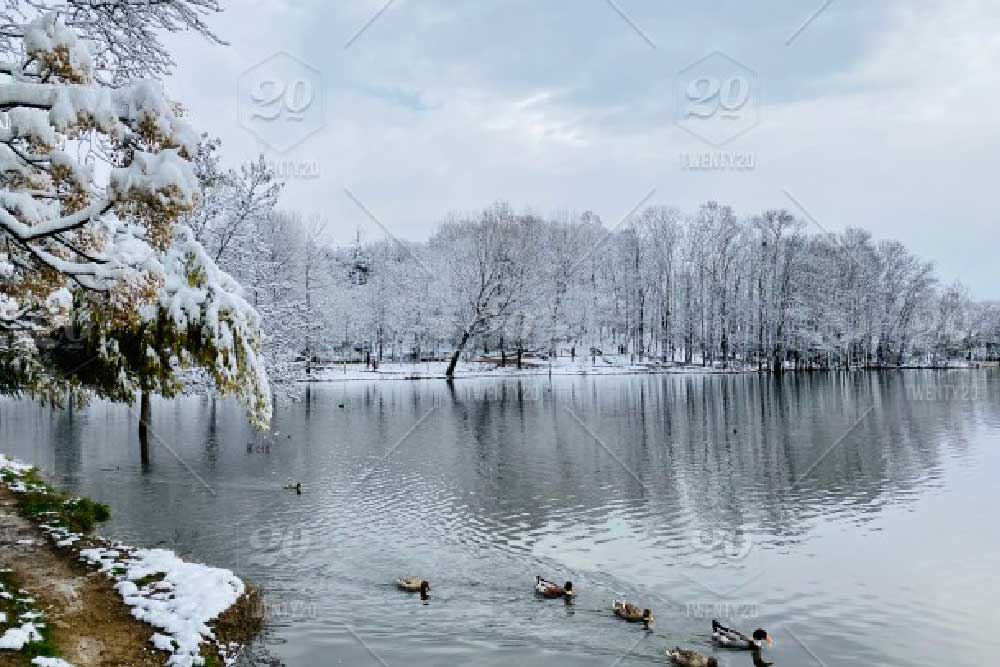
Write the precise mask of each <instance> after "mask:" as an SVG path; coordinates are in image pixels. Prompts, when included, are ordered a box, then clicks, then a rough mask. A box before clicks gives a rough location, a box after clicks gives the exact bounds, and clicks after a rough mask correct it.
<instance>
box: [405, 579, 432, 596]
mask: <svg viewBox="0 0 1000 667" xmlns="http://www.w3.org/2000/svg"><path fill="white" fill-rule="evenodd" d="M396 585H397V586H398V587H399V588H401V589H403V590H404V591H406V592H407V593H420V597H422V598H426V597H427V591H429V590H430V589H431V582H429V581H427V580H426V579H421V578H420V577H400V578H399V579H397V580H396Z"/></svg>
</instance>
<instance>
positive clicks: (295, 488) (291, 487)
mask: <svg viewBox="0 0 1000 667" xmlns="http://www.w3.org/2000/svg"><path fill="white" fill-rule="evenodd" d="M285 490H286V491H294V492H295V493H297V494H299V495H300V496H301V495H302V482H295V484H286V485H285Z"/></svg>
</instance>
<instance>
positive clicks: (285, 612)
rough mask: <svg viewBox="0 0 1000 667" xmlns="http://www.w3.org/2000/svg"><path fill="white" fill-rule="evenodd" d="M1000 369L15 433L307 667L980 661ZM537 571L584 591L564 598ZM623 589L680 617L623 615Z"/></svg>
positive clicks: (994, 536) (123, 413) (445, 395)
mask: <svg viewBox="0 0 1000 667" xmlns="http://www.w3.org/2000/svg"><path fill="white" fill-rule="evenodd" d="M997 380H1000V374H998V373H997V372H996V371H954V372H922V371H904V372H895V373H888V372H887V373H875V372H858V373H839V374H830V373H826V374H819V373H817V374H800V375H789V376H786V377H785V378H783V379H774V378H770V377H764V376H762V377H758V376H754V375H745V376H678V375H664V376H620V377H607V376H604V377H563V378H553V379H551V380H549V379H544V378H540V379H530V380H521V381H519V380H510V379H508V380H500V379H498V380H467V381H460V382H458V383H456V384H455V385H454V387H453V388H449V387H448V385H446V384H445V383H443V382H439V381H422V382H382V383H379V384H376V383H368V382H345V383H337V384H326V385H315V386H313V387H312V388H311V391H310V396H309V401H308V402H305V403H299V404H292V405H287V406H283V407H280V408H279V409H278V410H277V412H276V417H275V420H274V424H273V431H276V432H277V433H272V434H271V435H270V436H269V437H261V436H258V435H255V434H254V433H253V432H252V431H251V429H250V428H249V427H248V426H247V425H246V422H245V419H244V416H243V414H242V412H241V411H240V409H239V408H238V407H237V406H235V405H233V404H231V403H229V402H224V401H215V402H213V401H211V400H209V399H205V398H185V399H181V400H174V401H169V402H168V401H161V402H154V423H153V431H154V437H153V439H152V443H151V449H152V457H151V461H150V463H149V464H148V465H143V464H141V463H140V460H139V450H138V444H137V437H136V434H135V417H134V414H130V413H129V411H128V409H127V408H125V407H122V406H117V405H110V404H106V403H95V404H94V405H92V406H90V407H88V408H86V409H81V410H77V411H76V412H74V413H70V412H66V411H60V410H53V409H50V408H45V407H41V406H38V405H35V404H32V403H29V402H27V401H12V400H6V401H3V402H0V443H2V444H0V451H3V452H6V453H9V454H12V455H14V456H17V457H19V458H21V459H24V460H27V461H30V462H31V463H34V464H36V465H38V466H40V467H41V468H42V469H43V470H44V471H45V472H46V473H47V474H48V475H49V476H50V477H51V479H53V480H54V481H55V482H56V483H58V484H60V485H62V486H64V487H67V488H69V489H71V490H73V491H74V492H78V493H80V494H84V495H87V496H90V497H93V498H95V499H98V500H101V501H103V502H106V503H108V504H110V505H111V507H112V512H113V517H112V520H111V521H110V522H109V523H108V524H107V525H106V526H105V527H104V528H103V529H102V532H103V533H104V534H106V535H109V536H112V537H115V538H120V539H122V540H124V541H127V542H130V543H134V544H139V545H145V546H153V545H162V546H169V547H171V548H173V549H176V550H177V551H178V552H180V553H181V554H182V555H184V556H186V557H189V558H192V559H196V560H199V561H203V562H207V563H211V564H214V565H219V566H224V567H229V568H232V569H233V570H235V571H236V572H237V573H238V574H240V575H241V576H243V577H245V578H247V579H249V580H251V581H253V582H255V583H257V584H258V585H259V586H260V587H261V588H263V589H264V590H265V591H266V593H267V597H268V600H269V603H270V605H271V608H270V610H269V613H270V618H271V621H270V623H269V626H268V629H267V631H266V633H265V635H264V637H263V638H262V640H261V642H260V644H259V645H258V646H257V647H255V650H254V652H253V654H252V655H254V656H257V657H258V658H260V656H272V657H273V659H274V660H280V661H281V662H282V663H283V664H286V665H290V666H297V665H308V666H318V665H334V664H344V665H376V666H377V665H383V664H384V665H390V666H392V667H396V666H397V665H410V666H421V665H450V664H480V665H507V664H512V663H514V662H516V663H517V664H518V665H519V666H521V667H528V666H531V665H547V666H549V665H602V666H610V665H612V664H617V665H643V664H657V663H658V664H663V663H664V658H663V651H664V649H666V648H668V647H672V646H674V645H676V644H680V645H682V646H687V647H691V648H696V649H698V650H701V651H702V652H705V653H712V652H713V649H712V647H711V645H710V641H709V640H710V623H711V619H712V618H713V617H717V618H720V620H724V621H728V623H729V624H730V625H733V626H736V627H738V628H741V629H744V630H746V631H750V630H753V629H754V628H756V627H758V626H763V627H764V628H766V629H767V630H769V631H770V632H771V634H772V635H773V636H774V638H775V640H776V645H775V647H774V649H773V650H772V651H769V652H767V654H766V655H765V657H766V659H768V660H771V661H774V663H775V665H788V666H794V667H802V666H810V665H817V666H818V667H822V666H824V665H825V666H828V667H834V666H837V665H929V664H941V665H950V666H953V667H960V666H966V665H968V666H972V665H987V664H996V660H997V659H998V656H1000V637H998V633H997V632H996V630H995V628H996V627H997V625H998V624H1000V612H998V611H997V594H998V592H1000V580H998V577H997V574H996V562H997V554H998V553H1000V530H998V520H997V518H996V516H997V513H996V508H997V507H998V505H1000V487H998V485H997V479H998V470H1000V468H998V466H1000V448H998V445H1000V382H997ZM340 404H342V405H343V407H339V405H340ZM293 480H294V481H301V482H302V483H303V485H304V487H305V492H304V493H303V494H302V495H301V496H298V495H296V494H294V493H291V492H288V491H283V490H281V487H282V486H283V485H284V484H285V483H287V482H289V481H293ZM405 574H414V575H421V576H424V577H427V578H429V579H430V580H431V581H432V591H431V593H432V594H431V598H430V600H429V601H428V602H427V603H426V604H423V603H421V601H420V599H419V597H416V596H411V595H407V594H404V593H400V592H398V591H397V590H395V588H394V587H393V586H392V583H391V582H392V581H393V580H394V578H395V577H397V576H400V575H405ZM535 574H541V575H544V576H547V577H549V578H552V579H555V580H557V581H560V582H562V581H564V580H566V579H570V580H572V581H573V582H574V585H575V587H576V588H577V590H578V596H577V599H576V602H575V604H573V605H571V606H567V605H565V604H563V602H562V601H560V600H554V601H545V600H539V599H536V598H535V597H534V596H533V595H532V584H533V580H534V576H535ZM623 596H624V597H627V598H628V599H629V600H632V601H633V602H635V603H637V604H639V605H641V606H649V607H651V608H652V609H653V610H654V612H655V613H656V616H657V622H656V625H655V627H654V628H653V630H652V632H649V633H646V632H644V631H643V630H642V628H641V626H637V625H629V624H626V623H623V622H620V621H617V620H616V619H614V618H613V617H612V616H611V614H610V604H611V601H612V600H613V599H614V598H616V597H623ZM715 654H716V655H717V656H718V657H719V659H720V662H721V664H723V665H750V664H751V659H750V656H749V655H748V654H744V653H736V652H725V651H715Z"/></svg>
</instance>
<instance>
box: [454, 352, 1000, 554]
mask: <svg viewBox="0 0 1000 667" xmlns="http://www.w3.org/2000/svg"><path fill="white" fill-rule="evenodd" d="M961 377H962V378H964V379H965V381H976V377H977V376H976V374H975V373H967V374H966V375H964V376H961ZM941 381H943V380H942V378H941V376H939V375H935V374H930V373H928V374H923V375H919V376H918V375H916V374H911V373H910V372H889V371H885V372H853V373H850V372H842V373H799V374H788V375H786V376H785V377H784V378H780V379H778V378H774V377H771V376H763V375H736V376H694V375H692V376H656V377H645V378H635V377H632V378H597V379H594V380H592V381H584V382H581V381H579V380H566V381H558V380H557V381H555V382H553V383H552V386H551V392H549V393H545V394H541V395H540V397H539V393H538V391H537V389H536V388H535V387H533V386H532V387H531V388H530V392H531V393H533V395H535V396H536V399H535V400H530V401H525V400H523V395H524V394H525V392H526V391H528V389H527V385H529V384H532V383H538V382H542V381H535V380H528V381H523V382H524V383H525V384H524V385H522V381H516V382H511V383H505V384H507V385H508V386H507V387H506V388H504V389H497V388H495V387H484V385H483V384H474V385H471V386H469V387H466V388H463V387H462V386H461V384H459V386H458V389H457V390H456V391H455V392H454V393H453V394H452V395H451V397H450V399H449V403H446V404H445V405H443V406H442V407H443V412H445V413H446V415H447V416H446V417H445V418H443V419H442V420H441V423H443V424H444V426H443V430H444V431H445V432H441V433H439V434H438V435H439V437H440V438H441V440H442V441H451V442H452V443H455V444H453V445H450V447H455V448H457V449H456V450H455V451H454V452H452V456H450V457H449V459H448V461H447V463H445V466H444V467H445V470H446V471H447V475H446V476H448V477H450V478H452V479H455V480H457V483H458V484H460V485H461V486H462V487H463V489H466V488H467V489H471V490H475V491H476V492H477V494H478V496H479V499H480V501H481V503H482V506H481V507H480V509H479V511H480V512H483V513H485V514H486V515H488V516H490V515H492V518H494V519H495V520H496V521H497V522H503V521H504V520H505V517H510V516H512V515H514V514H519V513H522V514H526V516H523V517H520V518H519V521H520V522H522V527H523V528H524V529H526V530H528V531H533V530H535V529H540V528H543V527H544V526H546V525H549V524H550V523H551V522H553V521H561V520H574V521H580V522H587V521H593V522H594V523H595V524H596V523H600V522H601V521H603V520H604V519H605V518H606V516H604V515H603V514H602V513H601V512H600V511H599V510H600V509H601V508H609V507H614V506H618V505H624V506H627V507H628V511H629V514H630V516H631V517H632V518H635V519H636V520H638V521H640V522H643V523H649V524H651V525H650V527H651V529H652V530H655V531H656V532H657V533H660V534H669V533H672V532H674V530H675V529H678V528H679V527H683V526H680V524H681V523H683V522H688V523H691V524H693V525H689V526H687V529H688V530H699V529H708V530H711V529H721V530H728V531H740V530H743V529H747V530H751V529H752V530H754V531H762V532H764V533H765V534H767V535H770V536H771V537H770V538H767V539H778V540H781V541H783V542H784V541H788V540H793V541H794V540H795V539H796V537H797V536H799V535H801V534H802V533H803V532H804V531H806V530H807V529H808V521H809V520H810V519H812V518H814V517H816V516H817V515H821V514H831V513H849V514H852V515H853V518H855V519H857V520H866V518H870V517H871V516H874V515H876V514H877V513H878V512H880V511H881V508H882V507H883V506H884V505H885V504H886V501H887V500H889V501H892V500H903V499H905V498H908V497H912V495H913V494H912V492H913V491H914V490H917V489H919V488H921V487H923V486H925V485H927V484H933V483H935V480H937V479H938V478H939V477H940V475H941V472H942V470H941V468H942V453H943V447H945V446H948V447H950V448H952V449H953V450H954V451H956V452H958V453H961V452H962V451H963V449H964V446H963V445H962V443H963V442H964V440H965V438H966V437H967V434H968V431H969V429H970V426H971V424H972V423H973V422H974V418H975V417H976V416H977V415H978V414H980V413H984V412H985V413H988V414H989V415H992V416H995V415H996V414H997V405H996V403H989V402H986V401H979V402H966V403H960V402H950V403H949V402H940V401H936V402H935V401H915V400H912V396H913V392H912V390H908V389H907V384H908V383H912V382H941ZM946 381H949V382H955V381H956V379H955V378H954V377H951V378H947V379H946ZM908 392H909V393H908ZM872 407H874V410H873V411H872V412H871V414H869V415H868V416H867V417H866V418H864V419H863V420H861V421H860V423H857V425H856V426H855V424H856V422H858V420H859V418H860V417H862V416H863V415H864V414H865V413H866V411H867V410H868V409H869V408H872ZM564 408H569V409H572V410H574V411H575V412H576V414H578V415H579V417H580V419H581V420H582V421H583V422H584V423H585V424H587V427H588V428H589V429H591V430H592V431H593V432H594V433H595V434H596V435H597V436H598V437H599V438H600V439H601V441H602V442H603V443H604V445H606V446H607V447H608V448H609V449H612V450H613V451H614V453H615V454H616V455H617V457H618V458H619V459H620V460H621V462H622V463H623V464H624V467H623V466H622V465H619V463H617V462H616V461H615V459H614V458H613V457H612V456H611V455H609V454H608V452H607V451H604V449H603V447H602V446H601V445H599V444H597V443H595V442H594V441H593V438H591V436H590V435H588V434H587V433H586V432H585V431H584V430H582V429H581V428H580V427H579V426H578V424H576V423H574V421H573V419H571V418H569V417H568V416H567V415H566V414H565V413H564ZM852 426H855V427H854V428H853V429H852ZM848 431H850V432H849V434H848V435H847V436H846V437H843V436H844V434H845V433H847V432H848ZM842 437H843V441H842V442H841V444H840V445H838V446H837V447H835V448H834V449H832V450H830V451H829V453H828V454H827V455H826V456H825V457H823V458H822V459H821V457H822V456H823V454H824V452H826V450H827V449H828V448H830V446H831V445H833V444H834V443H835V442H837V440H838V439H840V438H842ZM817 461H818V463H817ZM625 467H627V468H628V470H629V471H632V472H634V473H635V474H636V476H637V477H638V478H639V480H641V484H640V483H639V482H638V481H636V480H635V479H633V478H632V476H631V474H630V473H629V472H628V471H626V470H625V469H624V468H625ZM807 472H808V475H806V476H804V477H803V475H805V473H807ZM752 527H755V528H752Z"/></svg>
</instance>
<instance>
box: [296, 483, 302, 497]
mask: <svg viewBox="0 0 1000 667" xmlns="http://www.w3.org/2000/svg"><path fill="white" fill-rule="evenodd" d="M295 493H299V494H301V493H302V482H296V483H295Z"/></svg>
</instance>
